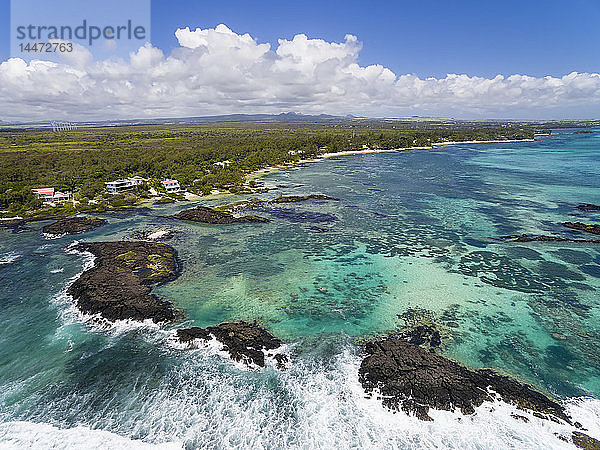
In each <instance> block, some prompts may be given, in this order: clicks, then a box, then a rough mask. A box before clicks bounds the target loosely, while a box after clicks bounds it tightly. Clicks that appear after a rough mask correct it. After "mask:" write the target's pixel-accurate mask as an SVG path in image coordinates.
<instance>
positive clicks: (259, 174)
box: [200, 138, 535, 199]
mask: <svg viewBox="0 0 600 450" xmlns="http://www.w3.org/2000/svg"><path fill="white" fill-rule="evenodd" d="M534 141H535V139H533V138H532V139H494V140H489V141H443V142H433V143H432V144H431V145H428V146H424V147H401V148H391V149H371V148H369V149H363V150H346V151H342V152H330V153H323V154H321V155H319V156H317V157H316V158H308V159H300V160H298V161H295V162H293V163H288V164H278V165H276V166H268V167H263V168H261V169H258V170H255V171H253V172H249V173H248V174H246V181H245V186H248V182H249V181H251V180H256V179H259V178H261V177H263V176H265V175H268V174H271V173H273V172H278V171H280V170H285V169H289V168H292V167H296V166H298V165H300V164H306V163H312V162H318V161H321V160H322V159H325V158H334V157H337V156H350V155H366V154H370V153H394V152H404V151H410V150H431V149H433V148H435V147H440V146H443V145H463V144H498V143H503V142H534ZM224 194H225V195H231V194H229V193H220V194H213V195H211V196H210V197H213V198H214V197H217V196H221V195H224ZM207 197H208V196H205V197H200V198H201V199H205V198H207Z"/></svg>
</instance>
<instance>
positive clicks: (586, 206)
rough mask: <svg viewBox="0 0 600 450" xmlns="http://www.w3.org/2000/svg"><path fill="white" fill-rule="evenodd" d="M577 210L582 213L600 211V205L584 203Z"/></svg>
mask: <svg viewBox="0 0 600 450" xmlns="http://www.w3.org/2000/svg"><path fill="white" fill-rule="evenodd" d="M577 209H579V210H580V211H600V205H594V204H592V203H584V204H581V205H577Z"/></svg>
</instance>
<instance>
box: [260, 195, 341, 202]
mask: <svg viewBox="0 0 600 450" xmlns="http://www.w3.org/2000/svg"><path fill="white" fill-rule="evenodd" d="M306 200H337V199H335V198H333V197H329V196H327V195H323V194H309V195H280V196H279V197H277V198H274V199H273V200H271V202H272V203H296V202H303V201H306Z"/></svg>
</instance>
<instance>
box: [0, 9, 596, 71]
mask: <svg viewBox="0 0 600 450" xmlns="http://www.w3.org/2000/svg"><path fill="white" fill-rule="evenodd" d="M0 17H1V18H2V19H1V22H0V30H2V36H1V38H0V59H2V60H5V59H6V58H7V57H8V55H9V43H8V41H9V37H8V30H9V1H8V0H0ZM219 23H224V24H226V25H228V26H229V28H231V29H232V30H233V31H235V32H237V33H250V34H251V35H252V36H253V37H255V38H256V39H257V40H258V41H259V42H270V43H272V44H276V42H277V39H278V38H288V39H291V38H292V37H293V36H294V35H295V34H297V33H305V34H307V35H308V36H309V37H310V38H322V39H325V40H327V41H335V42H340V41H343V39H344V35H345V34H347V33H351V34H354V35H356V36H357V37H358V39H359V40H360V41H361V42H362V43H363V50H362V51H361V53H360V57H359V63H360V64H361V65H368V64H383V65H384V66H386V67H388V68H390V69H391V70H392V71H393V72H395V73H396V74H403V73H415V74H417V75H419V76H421V77H427V76H434V77H440V76H443V75H445V74H446V73H466V74H468V75H477V76H484V77H492V76H494V75H496V74H504V75H509V74H513V73H519V74H528V75H532V76H544V75H553V76H561V75H564V74H567V73H569V72H571V71H579V72H598V71H600V51H599V49H600V31H599V30H600V1H599V0H568V1H564V0H561V1H559V0H544V1H541V0H519V1H516V0H503V1H498V2H491V1H481V0H477V1H475V0H456V1H447V0H444V1H431V0H430V1H371V2H365V1H343V2H327V1H314V0H304V1H303V2H281V1H272V0H269V1H261V2H251V1H237V0H234V1H227V2H216V1H212V2H207V1H189V0H188V1H184V0H153V1H152V40H153V44H154V45H155V46H158V47H160V48H161V49H163V50H165V51H166V52H168V51H170V49H172V48H173V47H175V46H177V41H176V39H175V37H174V34H173V33H174V31H175V29H177V28H179V27H184V26H189V27H191V28H195V27H200V28H213V27H214V26H216V25H217V24H219Z"/></svg>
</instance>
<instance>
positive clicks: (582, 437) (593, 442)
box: [572, 431, 600, 450]
mask: <svg viewBox="0 0 600 450" xmlns="http://www.w3.org/2000/svg"><path fill="white" fill-rule="evenodd" d="M572 437H573V444H575V445H576V446H577V447H579V448H583V449H584V450H600V441H599V440H598V439H594V438H593V437H590V436H588V435H587V434H584V433H581V432H579V431H574V432H573V436H572Z"/></svg>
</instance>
